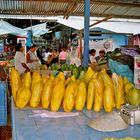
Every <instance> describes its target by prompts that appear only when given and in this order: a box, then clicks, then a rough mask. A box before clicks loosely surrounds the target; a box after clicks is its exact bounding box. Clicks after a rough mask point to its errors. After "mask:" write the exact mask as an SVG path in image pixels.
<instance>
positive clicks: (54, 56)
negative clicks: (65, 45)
mask: <svg viewBox="0 0 140 140" xmlns="http://www.w3.org/2000/svg"><path fill="white" fill-rule="evenodd" d="M56 63H58V53H57V50H56V49H54V50H53V51H52V56H51V64H56Z"/></svg>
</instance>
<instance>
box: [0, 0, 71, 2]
mask: <svg viewBox="0 0 140 140" xmlns="http://www.w3.org/2000/svg"><path fill="white" fill-rule="evenodd" d="M3 1H9V0H3ZM13 1H29V2H31V1H33V2H39V1H42V2H55V3H56V2H58V3H63V2H64V3H72V2H73V0H13Z"/></svg>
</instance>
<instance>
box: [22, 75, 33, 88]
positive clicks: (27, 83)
mask: <svg viewBox="0 0 140 140" xmlns="http://www.w3.org/2000/svg"><path fill="white" fill-rule="evenodd" d="M31 82H32V79H31V73H30V72H27V73H26V74H25V75H24V76H23V78H22V86H24V87H26V88H28V89H30V88H31Z"/></svg>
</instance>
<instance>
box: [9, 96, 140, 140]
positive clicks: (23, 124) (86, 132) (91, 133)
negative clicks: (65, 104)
mask: <svg viewBox="0 0 140 140" xmlns="http://www.w3.org/2000/svg"><path fill="white" fill-rule="evenodd" d="M35 109H38V108H30V107H28V106H27V107H26V108H24V109H23V110H21V109H18V108H16V107H15V105H14V102H13V99H11V113H12V132H13V135H12V137H13V140H20V139H21V140H102V139H103V138H108V137H115V138H124V137H135V138H140V133H139V132H140V125H134V126H129V127H128V129H126V130H121V131H115V132H100V131H96V130H95V129H92V128H90V127H88V125H87V124H88V122H89V121H91V120H94V119H96V118H98V117H99V116H101V115H104V114H105V112H104V110H102V111H100V112H98V113H97V112H94V111H93V110H91V111H88V110H86V109H84V110H83V111H82V112H79V115H78V116H74V117H67V118H55V119H54V118H41V117H39V116H36V117H30V115H33V111H32V110H35ZM110 123H113V122H110Z"/></svg>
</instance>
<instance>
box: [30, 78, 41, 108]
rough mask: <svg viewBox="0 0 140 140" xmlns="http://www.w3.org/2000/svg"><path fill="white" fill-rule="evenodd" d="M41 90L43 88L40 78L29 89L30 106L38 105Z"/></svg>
mask: <svg viewBox="0 0 140 140" xmlns="http://www.w3.org/2000/svg"><path fill="white" fill-rule="evenodd" d="M42 90H43V84H42V80H40V81H38V82H36V83H35V84H34V86H33V87H32V90H31V93H32V96H31V100H30V106H31V107H37V106H38V105H39V103H40V99H41V96H42Z"/></svg>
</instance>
